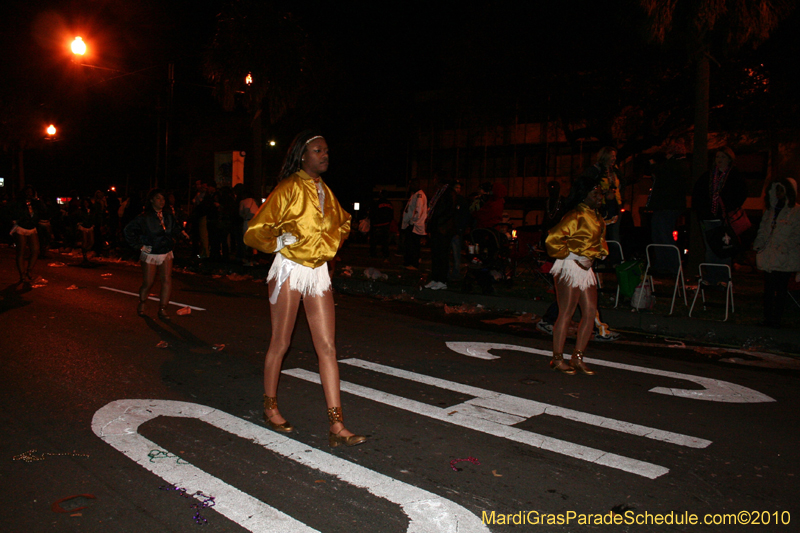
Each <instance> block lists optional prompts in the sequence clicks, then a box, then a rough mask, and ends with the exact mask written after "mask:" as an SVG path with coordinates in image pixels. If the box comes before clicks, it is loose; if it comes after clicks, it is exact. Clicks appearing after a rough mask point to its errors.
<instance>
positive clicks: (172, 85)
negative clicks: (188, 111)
mask: <svg viewBox="0 0 800 533" xmlns="http://www.w3.org/2000/svg"><path fill="white" fill-rule="evenodd" d="M168 76H169V106H168V107H167V123H166V130H165V132H164V187H167V186H168V185H169V127H170V124H171V123H172V104H173V101H174V96H175V63H170V64H169V73H168Z"/></svg>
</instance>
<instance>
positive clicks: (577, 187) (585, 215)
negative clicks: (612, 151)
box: [545, 176, 608, 375]
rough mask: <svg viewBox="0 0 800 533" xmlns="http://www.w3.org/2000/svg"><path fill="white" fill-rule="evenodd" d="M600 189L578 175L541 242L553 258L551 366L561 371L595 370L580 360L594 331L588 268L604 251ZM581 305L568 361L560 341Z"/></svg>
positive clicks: (594, 303) (594, 298)
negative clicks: (555, 221) (558, 218)
mask: <svg viewBox="0 0 800 533" xmlns="http://www.w3.org/2000/svg"><path fill="white" fill-rule="evenodd" d="M602 195H603V193H602V192H601V190H600V181H599V180H598V179H595V178H592V177H588V176H581V177H579V178H578V179H577V180H575V183H574V184H573V185H572V190H571V191H570V195H569V198H568V199H567V209H568V210H569V211H568V212H567V214H566V215H564V217H563V218H562V219H561V221H560V222H559V223H558V224H556V225H555V226H553V227H552V228H551V229H550V232H549V233H548V235H547V240H546V241H545V244H546V246H547V253H548V254H549V255H550V256H551V257H554V258H556V261H555V263H554V264H553V268H552V269H551V270H550V273H551V274H552V275H553V278H554V279H555V281H556V298H557V300H558V309H559V312H558V320H556V323H555V326H554V327H553V360H552V361H551V362H550V366H551V367H552V368H553V369H554V370H558V371H561V372H564V373H565V374H570V375H572V374H575V372H576V371H581V372H583V373H584V374H587V375H593V374H594V371H592V370H590V369H589V368H588V367H587V366H586V364H585V363H584V362H583V351H584V350H585V349H586V346H587V345H588V344H589V338H590V337H591V335H592V328H593V326H594V318H595V314H596V313H597V286H596V280H595V276H594V272H593V271H592V264H593V263H594V261H595V260H596V259H604V258H605V257H606V256H607V255H608V245H607V244H606V239H605V232H606V225H605V222H604V221H603V217H602V216H601V215H600V214H599V213H598V212H597V207H598V206H599V203H600V200H601V199H602ZM578 305H580V306H581V322H580V325H579V326H578V338H577V340H576V343H575V353H573V355H572V358H571V359H570V362H569V364H568V363H567V362H566V361H564V344H565V343H566V340H567V329H568V327H569V323H570V320H571V319H572V315H573V314H574V313H575V308H576V307H577V306H578Z"/></svg>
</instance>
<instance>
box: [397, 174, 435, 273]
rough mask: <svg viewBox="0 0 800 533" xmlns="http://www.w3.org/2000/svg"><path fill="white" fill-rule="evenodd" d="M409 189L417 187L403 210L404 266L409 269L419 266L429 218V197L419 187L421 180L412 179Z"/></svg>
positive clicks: (401, 227) (401, 226)
mask: <svg viewBox="0 0 800 533" xmlns="http://www.w3.org/2000/svg"><path fill="white" fill-rule="evenodd" d="M408 189H409V191H413V190H415V189H417V192H415V193H412V194H411V197H410V198H409V199H408V203H407V204H406V208H405V210H403V222H402V224H401V225H400V229H401V230H402V231H403V236H404V239H403V242H404V244H403V247H404V259H403V266H405V267H406V268H407V269H409V270H417V269H418V268H419V256H420V241H421V240H422V237H423V236H424V235H425V219H426V218H428V197H427V196H425V191H423V190H422V189H420V188H419V181H417V180H416V179H414V180H411V182H410V183H409V184H408Z"/></svg>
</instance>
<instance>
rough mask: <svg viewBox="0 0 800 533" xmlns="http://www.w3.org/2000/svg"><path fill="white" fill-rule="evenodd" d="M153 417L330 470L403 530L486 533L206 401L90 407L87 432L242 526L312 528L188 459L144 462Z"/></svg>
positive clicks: (441, 504) (399, 487) (440, 506)
mask: <svg viewBox="0 0 800 533" xmlns="http://www.w3.org/2000/svg"><path fill="white" fill-rule="evenodd" d="M159 416H166V417H184V418H196V419H198V420H202V421H203V422H206V423H208V424H210V425H212V426H215V427H217V428H219V429H222V430H223V431H227V432H229V433H231V434H234V435H238V436H239V437H241V438H244V439H248V440H252V441H253V442H254V443H256V444H258V445H260V446H263V447H264V448H266V449H268V450H270V451H273V452H275V453H277V454H279V455H282V456H284V457H286V458H288V459H291V460H292V461H296V462H298V463H300V464H302V465H305V466H308V467H309V468H313V469H316V470H319V471H321V472H324V473H326V474H330V475H333V476H336V477H337V478H339V479H341V480H342V481H344V482H346V483H349V484H350V485H352V486H354V487H358V488H363V489H366V490H367V491H369V492H370V493H371V494H374V495H375V496H377V497H379V498H384V499H386V500H387V501H390V502H392V503H395V504H397V505H398V506H400V508H401V509H402V510H403V512H405V514H406V515H407V516H408V519H409V526H408V530H407V531H409V532H414V533H440V532H441V533H445V532H447V533H456V532H458V533H472V532H475V533H477V532H488V531H489V530H488V528H487V527H486V526H485V525H484V524H483V523H482V522H481V520H480V519H479V518H478V517H477V516H475V515H474V514H472V513H471V512H469V511H468V510H467V509H465V508H463V507H461V506H460V505H458V504H456V503H454V502H452V501H450V500H448V499H446V498H442V497H441V496H438V495H435V494H433V493H430V492H428V491H425V490H422V489H419V488H417V487H413V486H411V485H408V484H407V483H403V482H402V481H398V480H396V479H392V478H390V477H388V476H385V475H383V474H380V473H378V472H375V471H373V470H370V469H368V468H365V467H362V466H359V465H356V464H354V463H351V462H349V461H346V460H344V459H341V458H339V457H336V456H333V455H331V454H328V453H325V452H322V451H319V450H317V449H314V448H311V447H310V446H309V445H307V444H303V443H301V442H298V441H295V440H293V439H290V438H288V437H286V436H285V435H281V434H278V433H275V432H273V431H270V430H268V429H266V428H265V427H261V426H258V425H256V424H253V423H251V422H247V421H245V420H242V419H240V418H237V417H235V416H232V415H230V414H228V413H225V412H223V411H219V410H216V409H212V408H210V407H206V406H203V405H198V404H194V403H187V402H176V401H168V400H118V401H115V402H111V403H109V404H107V405H106V406H104V407H102V408H101V409H99V410H98V411H97V412H96V413H95V415H94V417H93V419H92V430H93V431H94V432H95V434H96V435H97V436H98V437H100V438H101V439H103V440H104V441H105V442H107V443H108V444H110V445H111V446H112V447H114V448H116V449H117V450H119V451H121V452H122V453H123V454H125V455H126V456H127V457H129V458H130V459H132V460H133V461H135V462H136V463H138V464H140V465H141V466H143V467H144V468H146V469H147V470H149V471H151V472H153V473H154V474H156V475H157V476H159V477H161V478H162V479H164V480H165V481H166V482H168V483H171V484H173V485H176V486H180V487H184V488H186V489H187V491H188V493H190V494H192V493H195V492H196V491H203V492H204V493H205V494H210V495H213V496H214V497H215V502H216V504H215V506H214V507H213V509H214V511H216V512H218V513H220V514H221V515H223V516H225V517H227V518H228V519H229V520H231V521H233V522H236V523H237V524H239V525H240V526H241V527H243V528H245V529H247V530H248V531H258V532H263V531H280V532H282V533H307V532H312V531H316V530H315V529H312V528H310V527H308V526H306V525H305V524H303V523H302V522H300V521H298V520H296V519H294V518H292V517H290V516H289V515H287V514H285V513H283V512H281V511H279V510H277V509H275V508H273V507H271V506H269V505H267V504H265V503H264V502H262V501H260V500H258V499H256V498H254V497H252V496H250V495H249V494H246V493H244V492H242V491H240V490H239V489H237V488H235V487H232V486H230V485H228V484H227V483H225V482H223V481H222V480H220V479H219V478H216V477H214V476H212V475H210V474H208V473H206V472H204V471H203V470H200V469H199V468H196V467H194V466H192V465H191V464H184V463H181V464H180V465H178V464H177V462H155V463H153V462H150V459H149V457H148V452H149V451H150V450H152V449H154V448H160V447H159V446H158V445H157V444H156V443H154V442H152V441H150V440H148V439H146V438H144V437H143V436H141V435H140V434H139V433H138V428H139V426H140V425H141V424H143V423H145V422H147V421H148V420H151V419H153V418H156V417H159ZM309 450H310V451H309ZM376 527H377V524H376Z"/></svg>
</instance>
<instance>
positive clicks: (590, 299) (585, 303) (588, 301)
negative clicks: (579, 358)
mask: <svg viewBox="0 0 800 533" xmlns="http://www.w3.org/2000/svg"><path fill="white" fill-rule="evenodd" d="M579 300H580V306H581V323H580V325H579V326H578V339H577V341H576V342H575V349H576V350H580V351H581V352H583V351H584V350H585V349H586V345H588V344H589V339H591V338H592V331H593V330H594V317H595V315H596V314H597V287H596V286H594V285H592V286H591V287H589V288H588V289H586V290H584V291H581V292H580V299H579Z"/></svg>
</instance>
